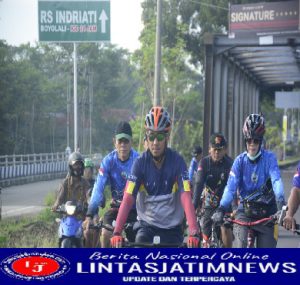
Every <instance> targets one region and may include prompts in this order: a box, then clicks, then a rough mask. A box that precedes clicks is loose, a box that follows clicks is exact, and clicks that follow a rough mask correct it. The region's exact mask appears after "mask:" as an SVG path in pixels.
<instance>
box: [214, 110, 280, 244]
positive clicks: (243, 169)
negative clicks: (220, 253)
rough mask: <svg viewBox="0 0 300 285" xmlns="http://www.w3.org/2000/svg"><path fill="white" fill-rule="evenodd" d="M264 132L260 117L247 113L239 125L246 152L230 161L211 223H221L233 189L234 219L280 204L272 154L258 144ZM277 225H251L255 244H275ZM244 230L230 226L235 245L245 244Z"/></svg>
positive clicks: (249, 218) (272, 209) (248, 217)
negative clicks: (228, 171) (222, 191)
mask: <svg viewBox="0 0 300 285" xmlns="http://www.w3.org/2000/svg"><path fill="white" fill-rule="evenodd" d="M264 133H265V120H264V117H263V116H262V115H259V114H251V115H249V116H248V117H247V118H246V120H245V122H244V125H243V134H244V139H245V145H246V152H244V153H242V154H240V155H239V156H238V157H237V158H236V159H235V160H234V163H233V166H232V169H231V171H230V174H229V178H228V182H227V185H226V187H225V190H224V194H223V196H222V199H221V201H220V206H219V208H218V209H217V211H216V213H214V215H213V217H212V219H213V220H214V221H215V222H217V223H222V221H223V217H224V213H225V211H227V210H228V208H229V206H230V204H231V202H232V200H233V199H234V196H235V194H236V192H237V190H238V191H239V195H240V197H239V198H240V204H239V205H238V209H237V212H236V218H237V219H238V220H242V221H254V220H258V219H261V218H263V217H267V216H270V215H272V214H274V213H276V211H277V209H281V208H282V206H283V205H284V190H283V184H282V180H281V177H280V171H279V167H278V163H277V160H276V157H275V155H274V154H273V153H272V152H270V151H267V150H265V149H263V148H262V147H261V145H262V141H263V136H264ZM276 202H277V205H276ZM277 227H278V225H274V224H267V225H264V224H260V225H257V226H255V227H253V230H254V232H255V234H256V237H257V247H270V248H272V247H276V245H277V239H278V228H277ZM247 232H248V229H247V227H243V226H240V225H234V228H233V233H234V237H235V240H234V246H235V247H239V248H244V247H246V246H247Z"/></svg>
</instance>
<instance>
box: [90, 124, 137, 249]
mask: <svg viewBox="0 0 300 285" xmlns="http://www.w3.org/2000/svg"><path fill="white" fill-rule="evenodd" d="M114 145H115V150H114V151H112V152H111V153H109V154H108V155H107V156H105V157H104V159H103V160H102V162H101V165H100V168H99V173H98V176H97V180H96V182H95V185H94V188H93V192H92V197H91V200H90V202H89V207H88V211H87V220H86V221H87V225H89V224H90V223H91V222H92V219H93V217H94V216H95V215H97V213H98V206H99V205H101V203H102V202H103V200H104V199H105V197H104V189H105V186H106V185H108V184H109V185H110V189H111V195H112V204H115V205H117V204H119V203H120V201H121V200H122V198H123V190H124V188H125V185H126V180H127V176H128V175H129V174H130V170H131V167H132V165H133V162H134V160H135V159H136V158H137V157H138V156H139V154H138V153H137V152H136V151H135V150H134V149H133V148H132V147H131V145H132V130H131V126H130V124H129V123H128V122H124V121H122V122H120V123H119V124H118V126H117V128H116V131H115V137H114ZM118 210H119V208H118V207H112V208H111V209H109V210H108V211H107V212H106V213H105V214H104V217H103V223H104V224H108V225H112V223H113V221H114V220H116V218H117V214H118ZM128 210H129V211H130V214H129V217H128V221H129V222H133V221H136V210H135V208H133V207H130V209H128ZM111 235H112V234H111V232H109V231H108V230H106V229H102V241H101V244H102V247H109V246H110V238H111Z"/></svg>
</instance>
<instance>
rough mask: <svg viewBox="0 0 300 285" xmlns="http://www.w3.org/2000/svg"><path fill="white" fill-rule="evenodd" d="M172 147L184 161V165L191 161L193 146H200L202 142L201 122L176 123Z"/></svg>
mask: <svg viewBox="0 0 300 285" xmlns="http://www.w3.org/2000/svg"><path fill="white" fill-rule="evenodd" d="M173 131H174V133H173V134H171V135H172V136H174V137H173V143H172V147H174V148H175V149H176V150H177V151H178V152H179V153H180V154H181V155H182V156H183V157H184V159H185V161H186V163H188V162H189V161H190V160H191V151H192V149H193V148H194V146H195V145H201V143H202V140H203V124H202V122H189V121H183V122H181V123H180V124H178V123H176V124H175V128H174V130H173Z"/></svg>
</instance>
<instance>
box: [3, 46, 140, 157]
mask: <svg viewBox="0 0 300 285" xmlns="http://www.w3.org/2000/svg"><path fill="white" fill-rule="evenodd" d="M77 65H78V88H77V94H78V135H79V145H80V148H81V151H82V152H84V153H88V151H89V139H90V136H89V124H90V121H89V111H90V109H91V108H92V109H91V110H92V139H93V140H92V142H93V151H94V152H96V151H97V152H102V151H106V150H108V149H110V148H111V140H112V135H113V130H114V126H115V125H116V124H117V122H118V121H119V120H129V118H130V117H132V116H133V114H134V113H135V104H134V97H135V95H138V90H139V89H140V79H139V78H138V77H137V75H136V74H137V72H136V68H135V66H134V65H132V64H131V56H130V54H129V53H128V52H127V51H125V50H122V49H116V48H114V47H113V46H103V45H99V44H78V60H77ZM72 70H73V60H72V49H71V48H70V45H68V44H61V45H56V44H38V45H37V46H36V47H30V46H29V45H21V46H20V47H12V46H9V45H7V44H6V43H5V42H3V41H0V100H1V105H0V119H1V120H0V138H1V139H0V154H12V153H15V154H19V153H42V152H58V151H64V149H65V147H66V141H67V138H66V130H67V106H69V110H70V126H71V128H70V145H71V146H72V145H73V143H72V141H73V123H72V121H73V110H74V107H73V106H72V104H73V99H72V97H73V96H72V94H73V90H72V86H73V82H72V80H73V75H72ZM69 97H70V98H69ZM91 98H93V99H91Z"/></svg>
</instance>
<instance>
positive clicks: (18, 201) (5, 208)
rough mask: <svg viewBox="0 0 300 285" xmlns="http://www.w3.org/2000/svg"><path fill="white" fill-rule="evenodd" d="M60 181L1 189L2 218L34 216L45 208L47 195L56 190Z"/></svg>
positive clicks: (40, 182)
mask: <svg viewBox="0 0 300 285" xmlns="http://www.w3.org/2000/svg"><path fill="white" fill-rule="evenodd" d="M61 181H62V180H61V179H58V180H50V181H39V182H36V183H30V184H24V185H18V186H12V187H7V188H3V189H2V195H1V196H2V218H3V219H4V218H8V217H13V216H22V215H26V214H35V213H38V212H39V211H41V209H43V208H45V198H46V197H47V195H48V193H54V192H55V191H56V190H57V189H58V185H59V183H60V182H61Z"/></svg>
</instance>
